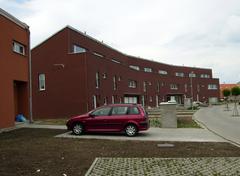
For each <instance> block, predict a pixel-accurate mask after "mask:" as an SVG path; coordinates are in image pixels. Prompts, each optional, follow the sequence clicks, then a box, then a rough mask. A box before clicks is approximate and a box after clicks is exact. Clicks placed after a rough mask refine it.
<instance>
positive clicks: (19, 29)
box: [0, 8, 30, 129]
mask: <svg viewBox="0 0 240 176" xmlns="http://www.w3.org/2000/svg"><path fill="white" fill-rule="evenodd" d="M0 27H1V32H0V38H1V40H0V53H1V54H0V82H1V91H0V129H1V128H7V127H11V126H13V125H14V122H15V117H16V115H17V114H23V115H24V116H25V117H28V115H29V101H28V99H29V98H28V97H29V72H28V71H29V53H30V52H29V51H30V48H29V37H30V32H29V27H28V26H27V25H26V24H25V23H23V22H21V21H19V20H18V19H16V18H15V17H13V16H12V15H10V14H9V13H7V12H6V11H4V10H3V9H1V8H0Z"/></svg>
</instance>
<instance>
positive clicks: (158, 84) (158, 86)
mask: <svg viewBox="0 0 240 176" xmlns="http://www.w3.org/2000/svg"><path fill="white" fill-rule="evenodd" d="M157 92H160V83H159V82H157Z"/></svg>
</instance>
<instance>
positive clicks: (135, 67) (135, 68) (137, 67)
mask: <svg viewBox="0 0 240 176" xmlns="http://www.w3.org/2000/svg"><path fill="white" fill-rule="evenodd" d="M129 67H130V68H131V69H133V70H137V71H139V70H140V68H139V66H136V65H129Z"/></svg>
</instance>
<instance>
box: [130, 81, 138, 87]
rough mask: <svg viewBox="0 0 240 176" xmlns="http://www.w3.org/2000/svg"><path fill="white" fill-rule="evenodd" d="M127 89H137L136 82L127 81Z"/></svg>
mask: <svg viewBox="0 0 240 176" xmlns="http://www.w3.org/2000/svg"><path fill="white" fill-rule="evenodd" d="M128 87H130V88H136V87H137V81H134V80H129V83H128Z"/></svg>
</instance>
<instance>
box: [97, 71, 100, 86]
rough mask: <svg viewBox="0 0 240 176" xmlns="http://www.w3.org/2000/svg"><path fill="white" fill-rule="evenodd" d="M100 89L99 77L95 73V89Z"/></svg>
mask: <svg viewBox="0 0 240 176" xmlns="http://www.w3.org/2000/svg"><path fill="white" fill-rule="evenodd" d="M99 87H100V77H99V72H96V88H97V89H98V88H99Z"/></svg>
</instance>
